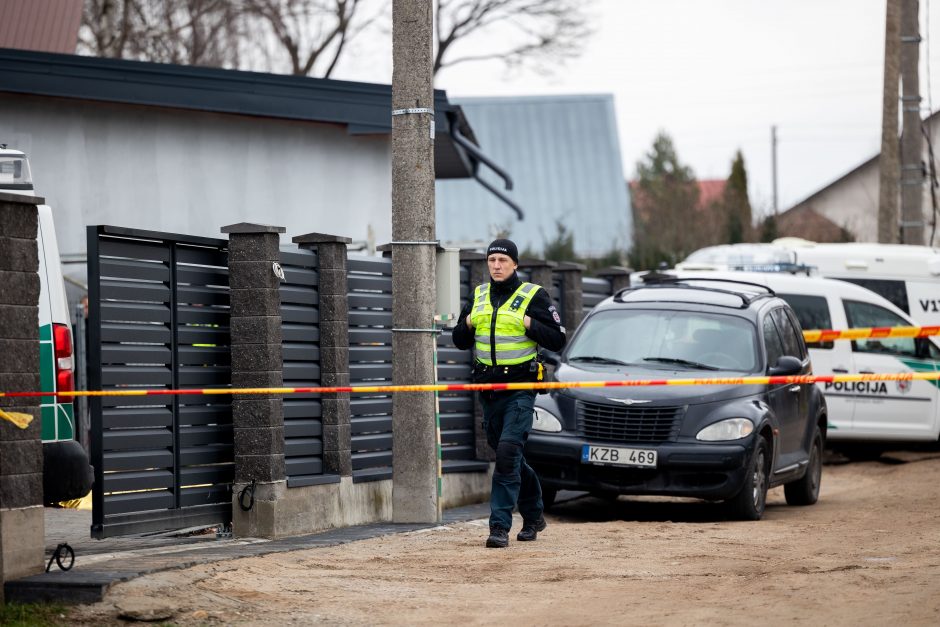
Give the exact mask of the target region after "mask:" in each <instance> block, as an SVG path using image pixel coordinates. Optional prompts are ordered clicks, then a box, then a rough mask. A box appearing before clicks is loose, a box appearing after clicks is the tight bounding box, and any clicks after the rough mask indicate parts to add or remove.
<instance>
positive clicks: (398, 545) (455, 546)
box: [68, 451, 940, 625]
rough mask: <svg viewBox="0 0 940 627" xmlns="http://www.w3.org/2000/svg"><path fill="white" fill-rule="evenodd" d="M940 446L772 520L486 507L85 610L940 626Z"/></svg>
mask: <svg viewBox="0 0 940 627" xmlns="http://www.w3.org/2000/svg"><path fill="white" fill-rule="evenodd" d="M938 496H940V452H937V451H933V452H901V453H891V454H890V456H888V457H886V458H883V459H882V460H881V461H877V462H864V463H852V464H827V465H826V466H825V467H824V470H823V484H822V495H821V497H820V501H819V503H817V504H816V505H814V506H811V507H802V508H798V507H788V506H787V505H786V504H785V502H784V498H783V490H782V488H778V489H775V490H773V491H772V492H771V493H770V497H769V499H768V500H769V505H768V508H767V512H766V514H765V517H764V519H763V520H762V521H760V522H737V521H731V520H728V519H726V518H725V517H724V515H723V512H722V510H721V509H720V508H718V507H716V506H713V505H709V504H706V503H702V502H692V501H680V500H676V499H672V500H662V499H629V500H628V499H625V498H623V497H621V499H620V500H618V501H616V502H605V501H602V500H599V499H594V498H590V497H585V498H581V499H576V500H573V501H569V502H567V503H563V504H561V505H559V506H557V507H556V508H555V510H553V511H552V513H551V515H549V516H548V517H547V519H548V522H549V526H548V529H547V530H546V531H545V532H544V533H542V534H540V535H539V539H538V541H537V542H533V543H519V542H515V541H514V538H515V532H516V530H517V529H518V526H519V523H520V521H519V520H518V519H517V520H516V527H515V528H514V529H513V534H512V535H511V538H512V539H513V541H512V542H511V543H510V546H509V548H508V549H485V548H484V547H483V541H484V539H485V537H486V533H487V525H486V521H483V520H481V521H474V522H470V523H460V524H456V525H451V526H445V527H439V528H436V529H432V530H428V531H423V532H416V533H408V534H398V535H393V536H386V537H382V538H376V539H373V540H366V541H361V542H355V543H352V544H347V545H344V546H339V547H335V548H329V549H311V550H305V551H298V552H292V553H280V554H274V555H269V556H266V557H256V558H245V559H238V560H232V561H228V562H220V563H215V564H210V565H205V566H199V567H196V568H190V569H187V570H177V571H170V572H164V573H158V574H155V575H150V576H146V577H142V578H140V579H136V580H133V581H130V582H127V583H124V584H120V585H117V586H115V587H113V588H112V589H111V591H110V593H109V594H108V597H107V599H106V600H105V601H104V602H102V603H99V604H96V605H92V606H82V607H79V608H76V609H75V610H74V611H73V612H72V613H71V614H70V616H69V619H68V620H69V623H70V624H95V625H102V624H105V625H107V624H125V625H126V624H127V623H124V622H123V621H120V620H119V619H118V618H117V616H118V614H119V613H120V611H121V610H120V609H119V608H120V607H125V608H126V607H128V606H133V605H135V604H138V605H140V604H147V603H150V604H154V605H156V606H158V607H160V608H162V609H165V610H166V612H165V614H172V616H171V617H170V618H168V619H166V622H167V623H171V624H177V625H215V624H234V625H284V624H318V623H322V624H329V625H423V624H461V625H478V624H496V623H503V624H509V623H512V624H514V625H547V624H550V625H614V624H616V625H624V624H630V625H701V624H710V625H743V624H755V623H764V624H771V625H781V624H783V625H785V624H796V623H801V624H802V623H812V624H816V625H888V624H891V623H894V624H898V625H938V624H940V503H938Z"/></svg>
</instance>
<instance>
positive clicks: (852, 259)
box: [676, 237, 940, 326]
mask: <svg viewBox="0 0 940 627" xmlns="http://www.w3.org/2000/svg"><path fill="white" fill-rule="evenodd" d="M676 269H677V270H683V271H688V270H750V271H758V272H768V271H785V272H791V273H804V274H818V275H820V276H824V277H827V278H831V279H840V280H842V281H848V282H850V283H855V284H856V285H861V286H862V287H865V288H868V289H870V290H872V291H873V292H875V293H877V294H880V295H881V296H883V297H884V298H886V299H888V300H890V301H891V302H892V303H894V304H895V305H896V306H897V307H898V308H899V309H901V311H903V312H905V313H907V314H909V315H910V316H911V317H912V318H913V319H914V320H916V321H917V322H918V323H919V324H920V325H924V326H935V325H940V249H937V248H933V247H930V246H912V245H902V244H870V243H844V244H817V243H816V242H811V241H808V240H804V239H800V238H796V237H784V238H780V239H777V240H774V241H773V243H770V244H727V245H722V246H709V247H707V248H702V249H700V250H697V251H695V252H694V253H692V254H691V255H689V256H688V257H687V258H686V259H685V260H684V261H682V262H681V263H678V264H676Z"/></svg>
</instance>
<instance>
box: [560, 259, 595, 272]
mask: <svg viewBox="0 0 940 627" xmlns="http://www.w3.org/2000/svg"><path fill="white" fill-rule="evenodd" d="M575 270H577V271H578V272H584V271H585V270H587V266H586V265H584V264H583V263H578V262H576V261H559V262H558V267H557V268H555V272H573V271H575Z"/></svg>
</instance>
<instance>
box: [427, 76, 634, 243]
mask: <svg viewBox="0 0 940 627" xmlns="http://www.w3.org/2000/svg"><path fill="white" fill-rule="evenodd" d="M453 101H454V103H455V104H459V105H460V107H461V108H462V109H463V111H464V113H465V115H466V117H467V119H468V120H469V122H470V123H471V124H472V125H473V128H474V131H475V132H476V136H477V138H479V140H480V145H481V146H484V147H485V148H486V154H487V155H488V156H489V157H492V158H493V160H495V161H496V162H497V163H498V164H499V165H501V166H503V167H505V168H506V170H508V171H509V172H510V173H511V175H512V178H513V183H514V188H513V190H512V191H507V192H505V194H506V196H508V197H509V198H510V199H512V200H513V201H515V202H516V203H517V204H518V205H519V206H520V207H521V208H522V210H523V211H524V212H525V218H524V220H523V221H521V222H520V221H517V220H516V217H515V215H514V214H513V213H512V211H510V210H509V209H508V208H507V207H506V205H505V204H503V203H502V202H501V201H500V200H499V199H498V198H496V197H495V196H493V195H492V194H490V193H489V192H488V191H487V190H485V189H483V188H482V187H480V186H479V185H477V184H476V183H475V182H473V181H438V184H437V216H438V221H437V224H438V228H437V234H438V237H440V238H441V239H442V240H446V241H460V242H470V241H474V240H477V241H488V240H489V239H490V238H491V237H492V236H493V234H494V231H495V230H496V229H498V228H499V227H502V226H505V225H508V226H509V227H510V231H511V232H510V237H511V238H512V239H513V240H514V241H515V242H516V243H517V244H518V246H519V248H520V250H522V249H524V248H526V247H529V248H532V249H533V250H535V251H541V250H542V247H543V245H544V242H545V240H546V239H547V240H551V239H553V238H554V236H555V234H556V227H555V222H556V220H559V219H560V220H562V221H563V223H564V224H565V226H567V227H568V229H569V230H570V231H571V232H572V233H573V234H574V245H575V249H576V250H577V251H578V253H579V254H582V255H588V254H591V255H597V254H602V253H606V252H608V251H610V250H611V249H612V248H613V247H614V246H618V247H620V248H621V249H625V248H628V247H629V246H630V243H631V241H632V236H633V220H632V213H631V210H630V200H629V197H628V194H627V187H626V185H627V184H626V181H625V179H624V175H623V166H622V162H621V158H620V141H619V137H618V133H617V122H616V118H615V115H614V99H613V96H612V95H610V94H598V95H573V96H531V97H512V98H454V100H453ZM481 171H483V170H482V168H481ZM483 178H484V179H486V180H487V181H490V182H491V183H492V184H493V185H494V186H496V187H497V188H500V189H502V184H501V181H499V179H498V178H497V177H494V176H490V173H489V172H488V171H483Z"/></svg>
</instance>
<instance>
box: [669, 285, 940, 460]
mask: <svg viewBox="0 0 940 627" xmlns="http://www.w3.org/2000/svg"><path fill="white" fill-rule="evenodd" d="M674 274H676V275H678V276H681V277H683V278H690V277H695V276H700V277H702V278H728V279H734V280H739V281H748V282H752V283H756V284H759V285H765V286H767V287H769V288H770V289H772V290H773V291H774V292H776V294H777V296H779V297H781V298H782V299H784V300H785V301H787V302H788V303H789V304H790V306H791V307H792V308H793V310H794V312H795V313H796V314H797V318H798V319H799V322H800V325H801V326H802V328H803V329H851V328H859V327H895V326H917V323H916V322H915V321H914V320H913V319H912V318H911V317H910V316H908V315H907V314H906V313H905V312H903V311H901V310H900V309H899V308H898V307H897V306H895V305H894V304H893V303H891V302H890V301H888V300H887V299H885V298H882V297H881V296H879V295H878V294H875V293H874V292H872V291H871V290H868V289H865V288H863V287H859V286H857V285H853V284H851V283H846V282H843V281H836V280H831V279H826V278H823V277H807V276H798V275H789V274H779V273H765V272H722V271H709V272H693V271H686V272H676V273H674ZM807 348H808V349H809V353H810V360H811V361H812V364H813V372H814V373H815V374H848V373H861V374H865V373H878V374H881V373H895V372H935V371H938V370H940V345H938V343H937V338H936V337H930V338H900V337H898V338H872V339H866V340H854V341H849V340H836V341H834V342H814V343H807ZM938 384H940V382H938V381H877V382H857V383H825V384H818V385H819V386H820V387H821V388H822V391H823V393H824V394H825V396H826V404H827V406H828V408H829V415H828V423H829V428H828V433H827V436H826V439H827V442H828V443H829V444H831V445H832V446H833V447H834V448H840V444H850V443H865V444H867V446H866V447H865V449H864V450H867V451H869V452H873V451H877V450H879V449H880V448H883V445H885V444H887V443H889V442H918V441H919V442H929V441H937V440H938V438H940V388H938ZM842 448H846V449H847V450H851V449H850V448H849V447H842ZM855 450H856V451H858V450H863V449H861V448H859V447H855Z"/></svg>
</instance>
